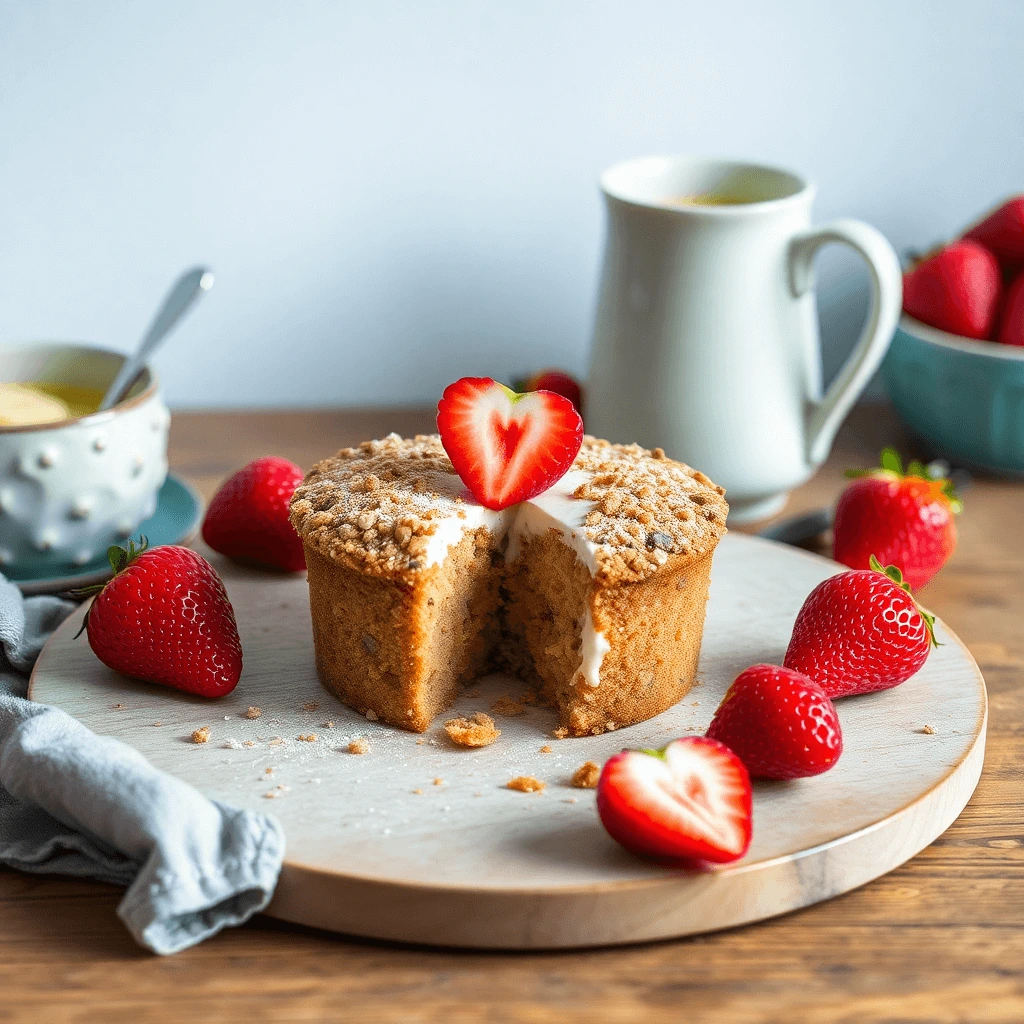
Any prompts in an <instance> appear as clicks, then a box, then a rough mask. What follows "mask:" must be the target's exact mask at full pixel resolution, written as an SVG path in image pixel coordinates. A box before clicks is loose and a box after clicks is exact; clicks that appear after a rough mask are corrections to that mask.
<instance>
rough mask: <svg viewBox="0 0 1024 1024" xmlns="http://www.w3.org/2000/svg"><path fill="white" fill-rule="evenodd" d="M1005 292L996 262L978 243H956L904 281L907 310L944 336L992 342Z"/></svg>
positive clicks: (904, 301)
mask: <svg viewBox="0 0 1024 1024" xmlns="http://www.w3.org/2000/svg"><path fill="white" fill-rule="evenodd" d="M1002 291H1003V279H1002V275H1001V274H1000V271H999V263H998V261H997V260H996V258H995V256H993V255H992V253H991V252H989V251H988V249H986V248H985V247H984V246H983V245H979V244H978V243H977V242H972V241H959V242H953V243H952V244H951V245H947V246H946V248H945V249H943V250H942V251H941V252H939V253H937V254H936V255H934V256H932V257H931V258H930V259H926V260H924V261H923V262H921V263H919V264H918V265H917V266H916V267H915V268H914V269H913V270H911V271H910V272H909V273H907V274H904V275H903V308H904V310H906V312H908V313H909V314H910V315H911V316H912V317H915V318H916V319H918V320H920V321H921V323H923V324H928V325H929V326H930V327H937V328H938V329H939V330H940V331H948V332H949V333H950V334H960V335H962V336H963V337H965V338H990V337H992V332H993V329H994V327H995V323H996V316H997V314H998V312H999V299H1000V296H1001V295H1002Z"/></svg>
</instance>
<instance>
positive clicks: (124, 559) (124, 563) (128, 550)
mask: <svg viewBox="0 0 1024 1024" xmlns="http://www.w3.org/2000/svg"><path fill="white" fill-rule="evenodd" d="M148 547H149V541H148V540H147V539H146V536H145V534H142V533H140V534H139V542H138V544H136V543H135V541H133V540H129V541H128V546H127V547H125V548H123V547H121V546H120V545H119V544H111V545H110V547H109V548H107V561H108V562H110V568H111V569H113V571H114V575H115V576H116V575H117V574H118V573H120V572H124V570H125V569H127V568H128V566H129V565H131V564H132V562H134V561H135V559H137V558H138V557H139V555H141V554H142V553H143V552H144V551H145V550H146V549H147V548H148ZM109 582H110V581H109V580H107V583H109ZM106 585H107V584H106V583H94V584H91V585H90V586H88V587H78V588H77V589H76V590H72V591H70V592H69V593H70V594H71V596H72V597H73V598H74V599H75V600H76V601H84V600H85V599H86V598H87V597H95V596H96V595H97V594H98V593H99V592H100V591H101V590H103V588H104V587H105V586H106ZM91 611H92V607H91V606H90V607H89V608H88V609H87V610H86V613H85V615H84V616H83V618H82V626H81V628H80V629H79V630H78V632H77V633H76V634H75V636H74V639H75V640H77V639H78V638H79V637H80V636H81V635H82V634H83V633H84V632H85V630H86V627H87V626H88V625H89V612H91Z"/></svg>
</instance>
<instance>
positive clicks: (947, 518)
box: [833, 448, 962, 590]
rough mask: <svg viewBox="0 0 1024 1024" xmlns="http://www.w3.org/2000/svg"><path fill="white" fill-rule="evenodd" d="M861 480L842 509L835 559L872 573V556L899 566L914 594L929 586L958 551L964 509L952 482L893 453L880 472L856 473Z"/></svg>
mask: <svg viewBox="0 0 1024 1024" xmlns="http://www.w3.org/2000/svg"><path fill="white" fill-rule="evenodd" d="M847 475H848V476H852V477H855V478H856V479H855V480H854V482H853V483H852V484H850V485H849V486H848V487H847V488H846V490H845V491H843V493H842V495H841V497H840V498H839V503H838V504H837V505H836V515H835V523H834V525H833V556H834V557H835V560H836V561H837V562H842V563H843V565H848V566H849V567H850V568H851V569H867V568H868V567H869V566H870V564H871V558H872V556H874V557H876V558H877V559H878V560H879V561H880V562H882V563H883V564H884V565H896V566H898V567H899V568H900V570H901V571H902V573H903V577H904V579H906V581H907V583H909V584H910V586H911V587H913V588H914V590H917V589H919V588H920V587H923V586H924V585H925V584H926V583H927V582H928V581H929V580H930V579H931V578H932V577H933V576H934V575H935V574H936V573H937V572H938V571H939V569H941V568H942V566H943V565H944V564H945V563H946V559H948V558H949V556H950V555H951V554H952V553H953V549H954V548H955V547H956V515H957V513H959V512H960V511H961V509H962V505H961V503H960V500H959V498H957V496H956V493H955V492H954V490H953V485H952V483H951V482H950V481H949V480H946V479H944V478H941V477H933V476H931V475H930V473H929V470H928V468H927V467H925V466H923V465H922V464H921V463H920V462H916V461H915V462H911V463H910V465H909V466H908V467H907V472H906V473H904V472H903V461H902V459H901V458H900V456H899V453H898V452H896V451H895V450H894V449H892V448H886V449H885V451H883V452H882V458H881V461H880V465H879V467H878V468H877V469H870V470H852V471H850V472H849V473H848V474H847Z"/></svg>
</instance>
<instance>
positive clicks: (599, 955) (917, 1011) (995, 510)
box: [0, 407, 1024, 1024]
mask: <svg viewBox="0 0 1024 1024" xmlns="http://www.w3.org/2000/svg"><path fill="white" fill-rule="evenodd" d="M430 425H431V416H430V414H429V413H428V412H425V411H421V410H403V411H391V412H389V411H381V410H377V411H347V412H304V413H290V412H289V413H251V412H249V413H190V414H179V415H178V416H177V417H176V418H175V421H174V426H173V429H172V451H171V463H172V466H173V467H174V469H175V470H176V471H177V472H178V473H180V474H183V475H184V476H186V477H187V478H188V479H189V480H191V481H192V482H193V483H195V484H196V485H197V486H198V487H200V488H201V489H202V490H203V492H204V493H205V494H206V495H207V496H209V495H210V494H211V493H212V492H213V490H215V488H216V486H217V484H218V483H219V481H220V480H221V479H223V477H224V476H225V475H227V474H228V473H229V472H230V471H232V470H233V469H235V468H236V467H238V466H240V465H242V464H243V463H244V462H246V461H248V460H249V459H252V458H255V457H256V456H258V455H265V454H269V453H276V454H280V455H284V456H287V457H288V458H291V459H294V460H295V461H296V462H298V463H300V464H301V465H303V466H309V465H310V464H311V463H312V462H313V461H315V460H316V459H317V458H318V457H320V456H322V455H324V454H326V453H328V452H330V451H333V450H334V449H336V448H338V447H341V446H344V445H348V444H352V443H356V442H358V441H360V440H363V439H365V438H367V437H380V436H382V435H383V434H384V433H387V432H388V431H389V430H397V431H399V432H400V433H415V432H417V431H426V430H428V429H430ZM893 442H895V443H897V444H900V445H902V446H903V447H904V448H905V449H906V447H907V441H906V439H905V437H904V436H903V434H902V432H901V430H900V428H899V427H898V426H897V424H896V422H895V420H894V419H893V417H892V415H891V414H890V413H889V412H888V410H887V409H885V408H884V407H867V408H861V409H859V410H858V411H857V413H856V414H855V416H854V417H853V419H852V421H851V422H850V423H848V424H847V426H846V428H844V430H843V433H842V435H841V437H840V441H839V444H838V445H837V450H836V452H835V453H834V454H833V457H832V458H831V459H830V460H829V463H828V464H827V465H826V466H825V467H824V468H823V469H822V471H821V472H820V473H819V474H818V475H817V477H816V478H815V479H814V480H813V481H811V482H810V483H809V484H807V485H806V486H804V487H802V488H801V489H800V490H799V491H798V492H797V493H796V494H794V496H793V499H792V501H791V503H790V506H789V508H788V509H787V510H786V512H787V514H788V513H790V512H792V511H796V510H800V509H807V508H814V507H817V506H820V505H823V504H825V503H826V502H829V501H832V500H834V499H835V497H836V495H837V494H838V493H839V491H840V489H841V487H842V484H843V481H842V475H841V473H842V468H843V467H844V466H847V465H867V464H869V463H871V462H873V460H874V458H875V457H876V456H877V452H878V451H879V449H880V448H881V447H882V446H883V445H884V444H886V443H893ZM965 497H966V506H967V509H966V512H965V513H964V516H963V517H962V521H961V536H960V545H959V548H958V550H957V552H956V554H955V555H954V556H953V558H952V560H951V561H950V563H949V564H948V566H947V567H946V568H945V569H944V570H943V571H942V573H940V575H939V576H938V578H937V579H936V580H934V581H933V582H932V583H931V584H930V585H929V586H928V588H927V590H926V591H925V592H924V600H925V601H926V603H927V604H928V605H929V606H930V607H931V608H933V609H934V610H935V611H936V612H937V613H938V614H939V615H940V616H942V618H943V619H945V620H946V621H947V622H948V623H949V624H950V626H951V627H952V628H953V629H955V630H956V631H957V632H958V633H959V635H960V636H961V637H962V639H963V640H964V641H965V642H966V643H967V645H968V646H969V647H970V649H971V650H972V652H973V653H974V655H975V657H976V658H977V660H978V662H979V664H980V665H981V668H982V670H983V672H984V674H985V677H986V679H987V681H988V686H989V695H990V721H989V740H988V753H987V759H986V767H985V772H984V775H983V777H982V780H981V784H980V786H979V787H978V790H977V792H976V793H975V796H974V799H973V800H972V801H971V803H970V805H969V806H968V807H967V809H966V810H965V811H964V813H963V815H962V816H961V817H960V819H959V820H958V821H957V822H956V823H955V824H954V825H953V827H952V828H951V829H950V830H949V831H948V832H947V833H946V834H945V835H944V836H943V837H942V838H941V839H939V840H938V842H936V843H935V844H934V845H933V846H931V847H930V848H928V849H927V850H925V851H924V852H923V853H922V854H920V855H919V856H917V857H915V858H914V859H913V860H912V861H910V862H909V863H908V864H905V865H904V866H903V867H902V868H899V869H898V870H896V871H894V872H893V873H891V874H890V875H888V876H886V877H884V878H882V879H880V880H878V881H876V882H873V883H871V884H870V885H868V886H865V887H864V888H863V889H860V890H858V891H856V892H852V893H849V894H848V895H846V896H842V897H840V898H838V899H835V900H832V901H830V902H828V903H823V904H820V905H818V906H814V907H810V908H808V909H806V910H802V911H799V912H797V913H794V914H790V915H788V916H787V917H784V918H779V919H776V920H774V921H768V922H765V923H762V924H758V925H753V926H749V927H746V928H741V929H737V930H735V931H731V932H724V933H720V934H716V935H708V936H703V937H700V938H696V939H689V940H684V941H676V942H665V943H660V944H656V945H649V946H641V947H629V948H617V949H603V950H596V951H589V952H578V953H574V952H573V953H540V954H537V953H531V954H515V955H509V954H489V953H463V952H452V951H445V950H435V949H418V948H411V947H401V946H394V945H388V944H384V943H373V942H366V941H361V940H349V939H345V938H341V937H339V936H336V935H329V934H322V933H318V932H314V931H312V930H309V929H303V928H298V927H292V926H288V925H284V924H280V923H278V922H275V921H272V920H269V919H265V918H260V919H258V920H256V921H254V922H252V923H250V924H249V925H247V926H246V927H243V928H238V929H234V930H230V931H227V932H223V933H221V934H220V935H219V936H217V937H216V938H214V939H212V940H211V941H209V942H207V943H205V944H204V945H202V946H200V947H198V948H196V949H193V950H190V951H188V952H185V953H182V954H179V955H178V956H174V957H167V958H159V957H154V956H151V955H149V954H147V953H145V952H143V951H142V950H140V949H139V948H138V947H136V946H135V944H134V943H133V942H132V940H131V939H130V938H129V937H128V934H127V932H125V931H124V930H123V928H122V927H121V925H120V924H119V922H118V920H117V918H116V916H115V908H116V906H117V903H118V901H119V900H120V895H121V894H120V892H119V891H118V890H116V889H114V888H112V887H110V886H106V885H100V884H94V883H88V882H80V881H71V880H68V879H62V878H46V877H36V876H31V875H22V874H16V873H14V872H4V871H0V1021H26V1022H28V1021H32V1022H33V1024H37V1022H38V1024H48V1022H50V1021H95V1020H103V1021H104V1022H107V1024H115V1022H121V1021H125V1022H132V1024H141V1022H149V1021H186V1020H188V1021H192V1020H202V1021H236V1020H238V1021H241V1020H244V1021H247V1022H255V1021H328V1020H329V1021H341V1020H344V1021H357V1022H362V1021H373V1022H383V1021H414V1022H417V1024H420V1022H422V1024H426V1022H434V1021H437V1022H452V1024H461V1022H466V1021H477V1020H480V1021H483V1020H486V1021H489V1022H492V1024H497V1022H511V1021H517V1022H518V1021H524V1022H525V1021H530V1022H547V1021H552V1022H554V1021H559V1022H561V1021H566V1020H587V1021H594V1022H598V1021H601V1022H603V1021H610V1022H623V1024H627V1022H629V1024H632V1022H635V1021H639V1020H644V1021H661V1020H665V1021H688V1022H703V1021H709V1022H710V1021H715V1022H721V1024H746V1022H753V1021H771V1022H779V1024H804V1022H806V1024H818V1022H822V1021H842V1022H849V1024H861V1022H866V1021H887V1022H889V1021H891V1022H897V1021H898V1022H900V1024H907V1022H922V1024H923V1022H929V1024H930V1022H933V1021H935V1022H944V1021H949V1022H954V1021H955V1022H962V1021H970V1022H972V1024H984V1022H994V1021H999V1022H1003V1021H1006V1022H1010V1021H1021V1020H1024V927H1022V925H1024V788H1022V775H1021V764H1022V763H1024V692H1022V689H1021V682H1022V670H1024V546H1022V543H1021V539H1020V538H1021V535H1022V528H1021V523H1022V518H1024V515H1022V514H1024V485H1020V484H1013V483H1008V482H1004V481H999V480H995V479H979V480H977V481H976V482H975V484H974V486H973V487H972V488H971V489H970V490H969V491H968V493H967V494H966V496H965ZM453 912H456V913H457V908H453Z"/></svg>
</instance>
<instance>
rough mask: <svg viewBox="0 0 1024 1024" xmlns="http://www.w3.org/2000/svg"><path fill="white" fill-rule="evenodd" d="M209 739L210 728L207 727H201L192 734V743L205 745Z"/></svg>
mask: <svg viewBox="0 0 1024 1024" xmlns="http://www.w3.org/2000/svg"><path fill="white" fill-rule="evenodd" d="M209 738H210V727H209V726H208V725H201V726H200V727H199V728H198V729H195V730H193V732H192V742H193V743H206V742H207V740H209Z"/></svg>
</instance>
